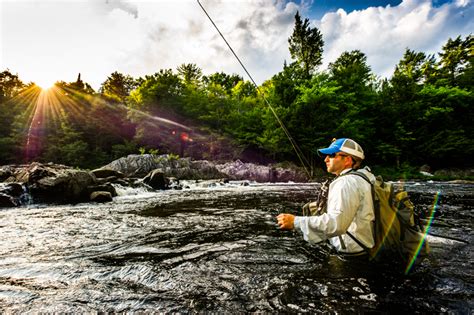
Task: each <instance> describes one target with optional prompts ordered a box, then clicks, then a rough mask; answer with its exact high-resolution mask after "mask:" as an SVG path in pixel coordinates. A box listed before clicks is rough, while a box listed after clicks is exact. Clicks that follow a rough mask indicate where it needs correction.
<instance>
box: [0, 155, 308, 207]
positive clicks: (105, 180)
mask: <svg viewBox="0 0 474 315" xmlns="http://www.w3.org/2000/svg"><path fill="white" fill-rule="evenodd" d="M181 179H187V180H189V179H194V180H209V179H221V180H251V181H257V182H288V181H294V182H305V181H307V180H308V178H307V177H306V176H305V174H304V172H303V171H302V170H299V169H297V168H282V167H277V166H274V165H268V166H265V165H256V164H252V163H243V162H241V161H239V160H237V161H232V162H227V163H222V164H218V163H213V162H210V161H205V160H199V161H195V160H191V159H189V158H183V159H180V158H176V157H174V156H172V155H159V156H157V155H152V154H143V155H129V156H127V157H123V158H120V159H118V160H115V161H113V162H111V163H110V164H107V165H105V166H103V167H101V168H99V169H96V170H92V171H88V170H79V169H75V168H72V167H68V166H65V165H57V164H52V163H47V164H42V163H37V162H33V163H31V164H24V165H5V166H1V167H0V207H15V206H19V205H21V204H24V203H29V202H33V203H37V202H39V203H56V204H68V203H78V202H87V201H95V202H107V201H111V200H112V198H113V197H114V196H116V191H115V188H114V185H122V186H132V187H137V186H144V187H146V188H147V189H150V190H159V189H172V188H173V189H181V188H182V187H181V186H180V184H179V180H181Z"/></svg>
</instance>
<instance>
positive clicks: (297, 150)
mask: <svg viewBox="0 0 474 315" xmlns="http://www.w3.org/2000/svg"><path fill="white" fill-rule="evenodd" d="M196 1H197V3H198V4H199V6H200V7H201V9H202V10H203V11H204V13H205V14H206V16H207V17H208V19H209V21H211V23H212V25H214V27H215V29H216V30H217V32H218V33H219V35H220V36H221V37H222V39H223V40H224V42H225V43H226V45H227V47H229V49H230V51H231V52H232V54H233V55H234V57H235V58H236V59H237V61H238V62H239V63H240V65H241V66H242V68H243V69H244V71H245V73H246V74H247V75H248V77H249V78H250V81H251V82H252V83H253V85H254V86H255V88H256V89H257V91H258V93H259V94H260V95H261V96H262V98H263V100H264V102H265V103H266V104H267V106H268V107H269V108H270V110H271V112H272V113H273V116H275V118H276V120H277V121H278V123H279V124H280V127H281V129H283V132H284V133H285V135H286V137H287V138H288V140H290V143H291V145H292V146H293V149H294V150H295V153H296V155H297V156H298V159H299V160H300V162H301V165H303V168H304V170H305V171H306V174H308V177H311V174H310V172H309V171H308V168H307V167H306V165H308V167H311V164H310V163H309V162H308V160H307V159H306V157H305V156H304V154H303V152H302V151H301V149H300V148H299V147H298V145H297V144H296V142H295V140H294V139H293V137H292V136H291V134H290V132H289V131H288V129H286V127H285V125H284V124H283V121H281V119H280V117H278V115H277V113H276V111H275V109H274V108H273V106H272V105H271V104H270V102H269V101H268V100H267V98H266V97H265V95H264V94H263V93H262V91H261V90H260V88H259V87H258V85H257V84H256V83H255V81H254V79H253V77H252V76H251V75H250V73H249V72H248V71H247V68H246V67H245V65H244V64H243V63H242V61H241V60H240V58H239V57H238V56H237V54H236V53H235V51H234V49H232V47H231V46H230V44H229V42H227V40H226V39H225V37H224V35H223V34H222V33H221V31H220V30H219V28H218V27H217V25H216V23H214V21H213V20H212V18H211V17H210V15H209V14H208V13H207V11H206V9H204V7H203V6H202V4H201V2H199V0H196Z"/></svg>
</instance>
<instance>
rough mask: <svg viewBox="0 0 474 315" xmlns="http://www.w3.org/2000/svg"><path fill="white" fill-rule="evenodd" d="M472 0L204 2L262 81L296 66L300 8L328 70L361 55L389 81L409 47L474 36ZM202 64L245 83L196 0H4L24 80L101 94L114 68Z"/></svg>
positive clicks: (11, 60) (4, 19)
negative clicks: (80, 85)
mask: <svg viewBox="0 0 474 315" xmlns="http://www.w3.org/2000/svg"><path fill="white" fill-rule="evenodd" d="M472 1H473V0H451V1H447V0H442V1H441V0H434V1H428V0H403V1H366V0H357V1H356V0H354V1H340V0H313V1H311V0H295V1H288V0H201V3H202V4H203V5H204V6H205V7H206V9H207V11H208V13H209V14H210V15H211V16H212V17H213V18H214V21H215V23H216V24H217V25H218V26H219V28H220V30H221V31H222V33H223V34H224V35H225V37H226V39H227V40H228V42H229V43H230V44H231V45H232V47H233V48H234V50H235V51H236V52H237V54H238V55H239V57H240V59H241V60H242V61H243V62H244V64H245V65H246V67H247V69H248V70H249V72H250V73H251V74H252V76H253V77H254V79H255V80H256V81H257V83H262V82H263V81H265V80H267V79H270V78H271V77H272V76H273V75H274V74H276V73H278V72H279V71H281V70H282V67H283V63H284V62H285V61H287V62H289V61H291V58H290V55H289V51H288V37H289V36H290V35H291V33H292V30H293V26H294V15H295V13H296V11H300V13H301V15H302V16H303V17H304V18H309V19H310V23H311V26H313V27H317V28H318V29H319V30H320V31H321V33H322V34H323V39H324V43H325V45H324V53H323V65H322V66H321V67H320V69H319V70H320V71H324V70H325V69H326V67H327V65H328V64H329V63H330V62H333V61H334V60H336V59H337V58H338V57H339V56H340V55H341V53H343V52H344V51H351V50H355V49H357V50H360V51H362V52H363V53H364V54H365V55H366V56H367V63H368V65H369V66H370V67H371V69H372V71H373V72H374V74H376V75H377V76H379V77H390V76H391V75H392V74H393V70H394V68H395V65H396V64H397V63H398V61H399V60H400V59H401V58H402V56H403V53H404V51H405V49H406V48H409V49H412V50H415V51H421V52H425V53H427V54H435V55H436V54H437V52H439V51H440V49H441V46H442V45H443V44H444V43H446V41H447V40H448V39H449V38H455V37H457V36H459V35H461V36H462V37H465V36H467V35H469V34H471V33H472V31H473V30H474V9H473V6H472ZM183 63H195V64H196V65H197V66H199V67H200V68H201V69H202V70H203V73H204V74H211V73H214V72H218V71H224V72H226V73H237V74H241V75H242V76H243V77H244V78H245V79H248V78H247V77H246V75H245V73H244V71H243V70H242V69H241V67H240V65H239V64H238V62H237V61H236V60H235V58H234V57H233V56H232V54H231V53H230V51H229V49H228V48H227V47H226V46H225V43H224V42H223V41H222V39H221V38H220V37H219V35H218V34H217V32H216V30H215V29H214V28H213V26H212V25H211V24H210V22H209V21H208V20H207V18H206V16H205V15H204V13H203V12H202V10H201V9H200V7H199V6H198V4H197V1H195V0H140V1H139V0H0V71H3V70H4V69H10V71H12V72H14V73H17V74H18V75H19V76H20V78H21V79H22V80H23V81H25V82H29V81H33V82H36V83H38V84H40V85H47V84H50V83H52V82H54V81H56V80H64V81H67V82H71V81H74V80H75V79H76V78H77V74H78V73H79V72H80V73H81V77H82V79H83V80H84V81H86V82H88V83H90V84H91V85H92V87H93V88H94V89H98V88H99V87H100V85H101V83H102V82H104V81H105V80H106V79H107V76H108V75H110V74H111V73H112V72H114V71H119V72H122V73H124V74H130V75H132V76H134V77H139V76H144V75H149V74H153V73H155V72H158V71H159V70H160V69H176V68H177V67H178V66H179V65H181V64H183Z"/></svg>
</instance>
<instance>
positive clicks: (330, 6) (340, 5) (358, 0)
mask: <svg viewBox="0 0 474 315" xmlns="http://www.w3.org/2000/svg"><path fill="white" fill-rule="evenodd" d="M400 3H402V1H398V0H397V1H385V0H378V1H374V0H353V1H347V0H346V1H344V0H314V1H312V4H311V9H310V11H309V14H308V16H307V17H308V18H311V19H321V18H322V17H323V16H324V14H326V13H328V12H335V11H337V10H338V9H344V11H346V12H347V13H350V12H352V11H354V10H365V9H367V8H370V7H386V6H388V5H390V6H392V7H394V6H397V5H399V4H400ZM432 3H433V6H434V7H439V6H441V5H443V4H445V3H449V1H448V0H435V1H432Z"/></svg>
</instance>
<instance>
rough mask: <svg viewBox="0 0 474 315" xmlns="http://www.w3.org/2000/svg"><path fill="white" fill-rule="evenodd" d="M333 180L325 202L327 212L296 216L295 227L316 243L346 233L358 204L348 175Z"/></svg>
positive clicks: (355, 189)
mask: <svg viewBox="0 0 474 315" xmlns="http://www.w3.org/2000/svg"><path fill="white" fill-rule="evenodd" d="M344 177H345V178H341V179H339V180H337V181H334V182H333V187H331V192H330V194H329V199H328V203H327V213H324V214H322V215H319V216H311V217H299V216H298V217H296V218H295V229H297V230H299V231H301V233H302V234H303V238H304V239H305V240H306V241H308V242H312V243H318V242H321V241H323V240H326V239H328V238H331V237H334V236H338V235H342V234H344V233H346V231H347V229H348V228H349V226H350V224H351V223H352V221H353V219H354V217H355V215H356V212H357V209H358V207H359V205H360V202H361V201H360V194H359V193H358V190H357V185H352V183H351V179H350V178H349V176H344Z"/></svg>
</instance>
